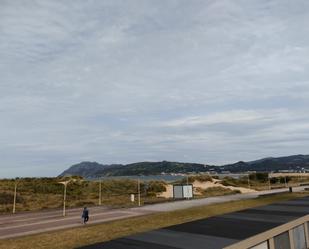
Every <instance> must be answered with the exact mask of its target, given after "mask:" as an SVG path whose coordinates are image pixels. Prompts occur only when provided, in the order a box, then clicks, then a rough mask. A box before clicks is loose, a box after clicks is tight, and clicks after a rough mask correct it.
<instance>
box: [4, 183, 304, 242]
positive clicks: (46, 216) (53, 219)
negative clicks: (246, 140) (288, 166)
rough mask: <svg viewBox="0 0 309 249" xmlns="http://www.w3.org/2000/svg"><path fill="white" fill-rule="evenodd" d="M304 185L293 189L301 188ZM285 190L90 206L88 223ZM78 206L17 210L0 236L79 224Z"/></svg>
mask: <svg viewBox="0 0 309 249" xmlns="http://www.w3.org/2000/svg"><path fill="white" fill-rule="evenodd" d="M303 189H304V187H297V188H293V191H301V190H303ZM284 191H287V189H278V190H268V191H261V192H256V193H248V194H237V195H229V196H220V197H211V198H205V199H197V200H184V201H176V202H168V203H161V204H155V205H148V206H143V207H136V208H127V209H108V208H105V207H92V208H90V220H89V223H90V224H98V223H103V222H107V221H112V220H119V219H124V218H130V217H136V216H141V215H147V214H150V213H155V212H164V211H172V210H178V209H185V208H190V207H196V206H202V205H210V204H214V203H222V202H228V201H236V200H243V199H251V198H256V197H257V196H258V195H261V194H269V193H280V192H284ZM81 213H82V208H74V209H68V210H67V216H66V217H62V210H52V211H41V212H29V213H19V214H15V215H1V216H0V239H6V238H13V237H18V236H24V235H31V234H37V233H42V232H47V231H54V230H59V229H66V228H74V227H80V226H83V224H82V222H81Z"/></svg>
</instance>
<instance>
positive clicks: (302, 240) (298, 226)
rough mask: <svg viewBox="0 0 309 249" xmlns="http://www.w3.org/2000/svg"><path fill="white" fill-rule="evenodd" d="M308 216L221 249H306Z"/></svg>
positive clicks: (308, 246)
mask: <svg viewBox="0 0 309 249" xmlns="http://www.w3.org/2000/svg"><path fill="white" fill-rule="evenodd" d="M308 225H309V215H306V216H303V217H301V218H299V219H297V220H294V221H291V222H289V223H286V224H283V225H280V226H278V227H275V228H273V229H271V230H268V231H266V232H263V233H260V234H257V235H255V236H253V237H250V238H248V239H245V240H242V241H240V242H237V243H235V244H233V245H230V246H227V247H225V248H223V249H282V248H284V249H306V248H309V233H308V232H309V229H308Z"/></svg>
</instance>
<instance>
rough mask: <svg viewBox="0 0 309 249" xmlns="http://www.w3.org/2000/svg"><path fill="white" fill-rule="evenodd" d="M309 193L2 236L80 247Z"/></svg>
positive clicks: (5, 244) (8, 244)
mask: <svg viewBox="0 0 309 249" xmlns="http://www.w3.org/2000/svg"><path fill="white" fill-rule="evenodd" d="M308 195H309V194H308V193H285V194H280V195H274V196H268V197H260V198H256V199H250V200H241V201H233V202H228V203H220V204H213V205H209V206H201V207H194V208H189V209H184V210H177V211H172V212H163V213H154V214H151V215H147V216H141V217H136V218H128V219H123V220H118V221H113V222H108V223H103V224H99V225H89V226H87V227H80V228H74V229H67V230H62V231H56V232H49V233H43V234H38V235H32V236H26V237H20V238H16V239H7V240H0V249H19V248H23V249H33V248H36V249H51V248H57V249H69V248H76V247H79V246H83V245H88V244H92V243H97V242H103V241H108V240H111V239H115V238H119V237H123V236H127V235H130V234H135V233H139V232H145V231H149V230H153V229H157V228H162V227H166V226H170V225H175V224H180V223H184V222H189V221H193V220H197V219H202V218H207V217H210V216H215V215H221V214H224V213H229V212H234V211H238V210H242V209H246V208H251V207H256V206H261V205H267V204H270V203H273V202H279V201H284V200H289V199H293V198H298V197H303V196H308Z"/></svg>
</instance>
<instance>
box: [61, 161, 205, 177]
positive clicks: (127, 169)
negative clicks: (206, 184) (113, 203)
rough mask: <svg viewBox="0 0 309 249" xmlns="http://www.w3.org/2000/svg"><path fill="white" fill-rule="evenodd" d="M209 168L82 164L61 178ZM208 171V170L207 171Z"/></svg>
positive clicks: (173, 164) (169, 164)
mask: <svg viewBox="0 0 309 249" xmlns="http://www.w3.org/2000/svg"><path fill="white" fill-rule="evenodd" d="M207 167H208V166H204V164H198V163H179V162H168V161H162V162H138V163H132V164H126V165H123V164H111V165H103V164H99V163H97V162H82V163H79V164H75V165H73V166H71V167H70V168H69V169H67V170H65V171H64V172H63V173H61V174H60V175H59V176H71V175H79V176H82V177H85V178H96V177H100V176H129V175H157V174H161V173H163V172H165V173H187V172H204V171H205V169H206V168H207ZM206 171H207V170H206Z"/></svg>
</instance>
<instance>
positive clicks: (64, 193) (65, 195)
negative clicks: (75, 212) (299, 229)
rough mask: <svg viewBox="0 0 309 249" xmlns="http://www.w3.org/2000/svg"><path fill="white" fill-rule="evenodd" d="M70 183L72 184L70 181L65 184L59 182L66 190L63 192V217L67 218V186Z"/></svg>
mask: <svg viewBox="0 0 309 249" xmlns="http://www.w3.org/2000/svg"><path fill="white" fill-rule="evenodd" d="M69 182H70V180H68V181H64V182H59V183H60V184H63V186H64V190H63V213H62V215H63V217H65V215H66V212H65V211H66V210H65V206H66V198H67V185H68V183H69Z"/></svg>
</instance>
